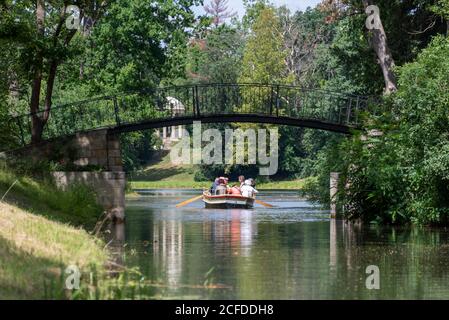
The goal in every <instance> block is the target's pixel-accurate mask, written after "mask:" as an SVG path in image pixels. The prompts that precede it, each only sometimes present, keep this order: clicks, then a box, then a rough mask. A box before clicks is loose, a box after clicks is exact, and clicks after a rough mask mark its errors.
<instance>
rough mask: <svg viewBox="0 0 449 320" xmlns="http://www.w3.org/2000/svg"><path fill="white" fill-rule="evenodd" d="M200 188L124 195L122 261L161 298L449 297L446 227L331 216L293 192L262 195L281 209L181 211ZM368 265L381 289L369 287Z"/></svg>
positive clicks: (119, 236) (119, 237)
mask: <svg viewBox="0 0 449 320" xmlns="http://www.w3.org/2000/svg"><path fill="white" fill-rule="evenodd" d="M197 193H198V191H195V190H142V191H140V194H141V196H140V197H137V198H132V199H131V198H130V199H128V200H127V208H126V223H125V224H124V225H122V226H121V227H119V228H118V229H116V230H115V232H114V234H115V237H116V241H117V243H118V247H120V248H121V249H120V263H123V264H125V265H126V266H127V267H130V268H137V269H139V271H140V272H141V273H142V275H143V278H145V279H146V281H149V282H150V283H152V284H154V286H153V287H154V288H153V289H152V290H153V291H152V296H153V297H154V298H161V299H434V298H435V299H441V298H444V299H449V230H444V229H438V230H435V229H432V230H430V229H419V228H412V229H410V228H408V229H397V228H391V227H378V226H363V227H362V226H360V225H354V224H348V223H344V222H342V221H335V220H330V219H329V218H328V217H329V212H328V211H326V210H323V209H321V208H320V207H319V206H317V205H314V204H313V203H311V202H308V201H304V200H301V199H300V198H299V197H298V194H297V193H296V192H291V191H287V192H284V191H262V192H261V193H260V194H259V197H258V199H260V200H263V201H266V202H269V203H271V204H274V205H275V206H276V207H275V208H265V207H262V206H256V207H255V208H254V209H252V210H240V209H233V210H217V209H204V208H203V207H204V205H203V203H202V202H201V201H197V202H194V203H192V204H189V205H188V206H186V207H183V208H180V209H177V208H175V205H176V204H177V203H179V202H181V201H183V200H186V199H189V198H191V197H193V196H195V195H197ZM369 266H375V267H374V268H376V267H377V268H378V270H379V285H380V288H379V289H368V288H367V285H366V282H367V278H368V277H369V276H370V275H371V274H372V273H366V271H367V267H369ZM371 268H372V267H371ZM371 270H372V269H371ZM368 283H369V284H372V283H373V282H372V277H371V278H369V279H368Z"/></svg>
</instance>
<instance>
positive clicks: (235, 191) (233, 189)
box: [229, 186, 242, 196]
mask: <svg viewBox="0 0 449 320" xmlns="http://www.w3.org/2000/svg"><path fill="white" fill-rule="evenodd" d="M229 194H232V195H236V196H240V195H241V194H242V193H241V192H240V188H239V187H237V186H232V187H231V189H230V190H229Z"/></svg>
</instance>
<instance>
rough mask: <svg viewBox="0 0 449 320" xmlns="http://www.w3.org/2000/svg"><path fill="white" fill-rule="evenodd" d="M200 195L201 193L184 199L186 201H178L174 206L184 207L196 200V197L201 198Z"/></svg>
mask: <svg viewBox="0 0 449 320" xmlns="http://www.w3.org/2000/svg"><path fill="white" fill-rule="evenodd" d="M202 196H203V195H200V196H197V197H193V198H191V199H189V200H186V201H183V202H181V203H178V204H177V205H176V208H181V207H184V206H185V205H188V204H189V203H191V202H193V201H196V200H198V199H201V197H202Z"/></svg>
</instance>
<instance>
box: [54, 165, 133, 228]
mask: <svg viewBox="0 0 449 320" xmlns="http://www.w3.org/2000/svg"><path fill="white" fill-rule="evenodd" d="M52 175H53V178H54V180H55V183H56V185H57V186H58V188H60V189H62V190H66V189H67V188H68V187H69V186H70V185H75V184H83V185H86V186H89V187H91V188H92V189H93V190H94V191H95V192H96V194H97V201H98V204H100V205H101V206H103V208H104V209H105V210H106V211H107V212H108V213H109V216H110V218H111V219H113V220H118V221H122V220H123V219H124V218H125V185H126V177H125V173H124V172H111V171H105V172H88V171H80V172H77V171H74V172H62V171H58V172H53V173H52Z"/></svg>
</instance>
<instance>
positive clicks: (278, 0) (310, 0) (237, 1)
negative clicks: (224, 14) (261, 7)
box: [194, 0, 321, 17]
mask: <svg viewBox="0 0 449 320" xmlns="http://www.w3.org/2000/svg"><path fill="white" fill-rule="evenodd" d="M209 2H210V0H204V4H208V3H209ZM272 2H273V4H274V5H276V6H282V5H286V6H287V7H288V8H289V9H290V10H292V11H293V12H294V11H296V10H301V11H304V10H305V9H307V7H312V8H313V7H315V6H316V5H317V4H318V3H320V2H321V0H272ZM228 7H229V9H230V10H231V11H236V12H237V14H238V16H239V17H242V16H243V15H244V13H245V8H244V6H243V1H242V0H228ZM194 11H195V13H198V14H200V13H201V14H203V13H204V9H203V7H196V8H194Z"/></svg>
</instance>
